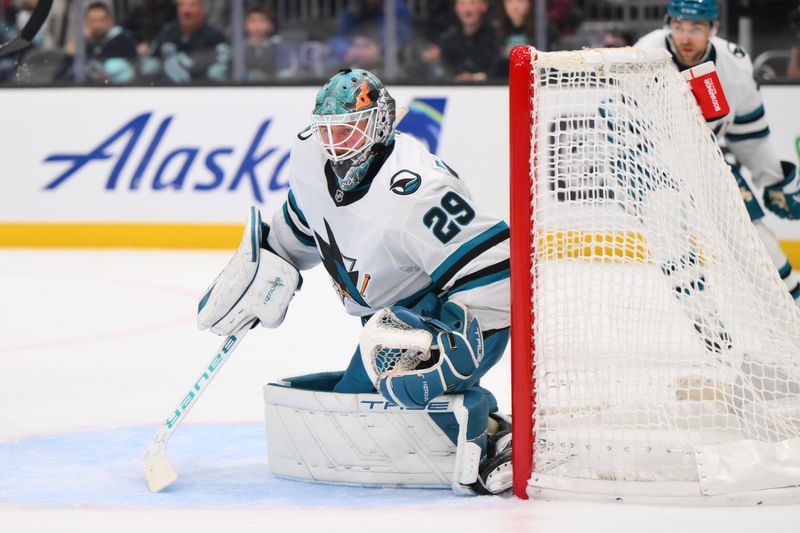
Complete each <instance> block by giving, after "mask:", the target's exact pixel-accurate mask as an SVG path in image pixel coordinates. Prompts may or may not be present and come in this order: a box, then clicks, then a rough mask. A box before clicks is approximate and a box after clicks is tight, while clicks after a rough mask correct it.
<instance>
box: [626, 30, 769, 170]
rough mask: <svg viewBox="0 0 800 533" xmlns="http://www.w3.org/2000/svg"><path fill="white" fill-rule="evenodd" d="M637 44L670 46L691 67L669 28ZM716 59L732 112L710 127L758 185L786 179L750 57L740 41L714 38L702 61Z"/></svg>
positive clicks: (638, 45)
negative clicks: (676, 46) (739, 43)
mask: <svg viewBox="0 0 800 533" xmlns="http://www.w3.org/2000/svg"><path fill="white" fill-rule="evenodd" d="M635 46H637V47H642V48H666V49H667V50H668V51H669V52H670V54H672V59H673V63H675V65H676V67H677V68H678V69H679V70H681V71H682V70H685V69H687V68H689V67H688V66H686V65H682V64H681V63H680V61H679V60H678V58H677V56H676V54H675V51H674V45H673V43H672V39H671V38H670V31H669V29H659V30H655V31H652V32H650V33H648V34H647V35H645V36H644V37H642V38H641V39H639V41H638V42H637V43H636V45H635ZM705 61H713V62H714V65H715V66H716V69H717V74H718V75H719V79H720V81H721V82H722V88H723V89H724V90H725V97H726V98H727V100H728V104H729V105H730V108H731V111H730V113H728V114H727V115H726V116H725V117H723V118H721V119H718V120H716V121H713V122H710V123H709V127H710V128H711V129H712V130H713V131H714V133H715V134H716V135H717V137H718V138H719V139H723V138H724V140H725V141H726V143H727V147H728V148H729V149H730V151H731V152H733V154H734V155H735V156H736V158H737V160H738V161H739V162H740V163H742V164H743V165H744V166H745V167H746V168H747V169H748V170H749V171H750V173H751V175H752V177H753V181H754V182H755V184H756V185H760V186H763V185H770V184H773V183H776V182H778V181H781V180H782V179H783V171H782V170H781V165H780V161H779V159H778V157H777V155H776V154H775V152H774V149H773V147H772V145H771V144H770V141H769V126H768V124H767V119H766V117H765V114H764V103H763V101H762V99H761V93H760V91H759V88H758V83H757V82H756V80H755V79H754V78H753V65H752V63H751V61H750V56H749V55H748V54H747V52H745V50H744V49H743V48H741V47H740V46H738V45H737V44H736V43H732V42H729V41H726V40H725V39H721V38H719V37H712V38H711V42H710V44H709V47H708V51H707V52H706V55H705V56H704V57H703V59H701V60H700V62H701V63H702V62H705Z"/></svg>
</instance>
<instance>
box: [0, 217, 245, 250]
mask: <svg viewBox="0 0 800 533" xmlns="http://www.w3.org/2000/svg"><path fill="white" fill-rule="evenodd" d="M243 231H244V225H242V224H164V223H152V224H149V223H140V222H138V223H129V224H128V223H94V222H87V223H83V222H75V223H73V222H69V223H62V222H53V223H40V222H35V223H0V247H20V248H171V249H223V248H224V249H231V248H236V246H238V244H239V242H240V241H241V240H242V232H243Z"/></svg>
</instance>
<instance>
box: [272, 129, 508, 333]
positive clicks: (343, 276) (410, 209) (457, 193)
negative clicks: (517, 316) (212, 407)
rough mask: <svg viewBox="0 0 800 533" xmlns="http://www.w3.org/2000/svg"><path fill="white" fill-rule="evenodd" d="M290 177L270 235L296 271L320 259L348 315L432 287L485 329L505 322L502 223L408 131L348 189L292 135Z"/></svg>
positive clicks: (410, 300)
mask: <svg viewBox="0 0 800 533" xmlns="http://www.w3.org/2000/svg"><path fill="white" fill-rule="evenodd" d="M289 185H290V191H289V196H288V198H287V200H286V202H285V203H284V206H283V209H282V210H281V211H279V212H277V213H276V214H275V216H274V217H273V220H272V225H271V229H270V232H269V236H268V238H267V240H268V243H269V245H270V246H271V247H272V249H273V250H275V251H276V252H277V253H278V254H279V255H281V256H283V257H284V258H286V259H287V260H289V261H290V262H292V263H293V264H294V265H295V266H297V267H298V268H300V269H306V268H310V267H312V266H314V265H315V264H317V263H319V262H320V261H321V262H322V263H323V264H324V266H325V268H326V270H327V271H328V273H329V275H330V276H331V279H332V281H333V283H334V287H335V289H336V291H337V292H338V294H339V296H340V298H341V299H342V303H343V304H344V306H345V308H346V310H347V312H348V313H350V314H351V315H356V316H366V315H370V314H372V313H374V312H375V311H377V310H379V309H381V308H383V307H388V306H391V305H405V306H411V305H413V304H415V303H416V302H417V301H419V300H421V299H422V298H423V297H424V296H425V295H428V294H430V293H434V294H437V295H439V296H443V297H444V298H445V299H452V300H458V301H460V302H462V303H463V304H464V305H466V306H467V308H468V309H469V310H470V311H472V312H473V313H474V314H475V316H477V317H478V319H479V320H480V322H481V327H482V329H483V330H491V329H498V328H504V327H507V326H508V325H509V312H510V285H509V241H508V238H509V229H508V225H507V224H506V223H505V222H503V221H502V220H500V219H499V218H496V217H494V216H490V215H488V214H487V213H485V212H483V211H481V210H480V209H479V208H478V207H476V206H475V205H474V204H473V203H472V200H471V198H470V194H469V192H468V191H467V188H466V187H465V185H464V183H463V182H462V181H461V180H460V179H459V178H458V176H457V175H456V173H455V172H454V171H453V170H452V169H450V167H448V165H447V164H445V163H444V162H443V161H442V160H441V159H439V158H438V157H436V156H434V155H432V154H431V153H430V152H428V150H427V149H426V148H424V147H423V145H422V144H420V143H419V142H418V141H417V140H416V139H414V138H413V137H410V136H408V135H404V134H402V133H398V134H396V136H395V142H394V146H393V149H392V150H391V151H390V153H389V154H388V155H387V156H386V158H385V161H384V162H383V164H382V165H381V166H380V168H379V170H378V171H377V173H374V172H373V173H371V174H368V175H367V177H366V178H365V179H364V180H363V182H362V183H361V184H360V185H359V186H358V187H356V188H355V189H353V190H351V191H348V192H343V191H341V190H339V189H338V187H337V184H336V180H335V177H334V175H333V171H332V170H331V168H330V165H329V164H328V163H327V160H326V159H325V156H324V154H323V152H322V149H321V148H320V146H319V144H318V143H317V141H316V140H315V139H314V138H309V139H306V140H298V141H297V142H296V143H295V145H294V147H293V148H292V154H291V159H290V177H289Z"/></svg>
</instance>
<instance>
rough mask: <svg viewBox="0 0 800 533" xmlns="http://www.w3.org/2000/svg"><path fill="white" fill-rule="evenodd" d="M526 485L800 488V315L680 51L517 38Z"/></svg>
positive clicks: (552, 491)
mask: <svg viewBox="0 0 800 533" xmlns="http://www.w3.org/2000/svg"><path fill="white" fill-rule="evenodd" d="M511 63H512V67H511V82H510V98H511V117H510V119H511V156H512V157H511V174H512V176H511V198H512V200H511V231H512V233H511V235H512V237H511V242H512V244H511V246H512V252H511V264H512V267H511V268H512V281H511V283H512V395H513V420H514V490H515V493H516V494H517V495H518V496H521V497H528V496H532V497H546V498H557V497H560V496H567V497H574V496H576V495H580V496H585V497H598V498H607V499H617V500H619V499H623V500H637V499H639V500H643V501H665V502H666V501H679V502H683V501H713V502H722V503H725V502H742V501H751V502H761V501H763V500H764V497H765V495H771V496H776V497H777V498H778V499H786V498H789V499H792V498H794V497H795V496H796V492H795V490H794V489H793V488H791V487H794V486H796V485H799V484H800V366H799V365H798V356H800V312H798V309H797V308H795V306H794V304H793V302H792V300H791V298H790V296H789V295H788V293H787V291H786V288H785V286H784V285H783V283H782V282H781V280H780V279H779V277H778V275H777V273H776V270H775V268H774V267H773V266H772V264H771V262H770V259H769V256H768V255H767V253H766V252H765V250H764V248H763V246H762V244H761V243H760V241H759V239H758V237H757V235H756V232H755V229H754V227H753V225H752V224H751V223H750V221H749V219H748V216H747V213H746V210H745V207H744V205H743V202H742V198H741V195H740V192H739V190H738V188H737V186H736V182H735V180H734V179H733V177H732V176H731V172H730V170H729V167H728V166H727V164H726V163H725V161H724V160H723V157H722V154H721V152H720V150H719V148H718V147H717V144H716V142H715V139H714V138H713V135H712V133H711V131H710V129H709V128H708V126H707V125H706V123H705V121H704V120H703V118H702V116H701V115H700V112H699V109H698V107H697V105H696V103H695V101H694V98H693V96H692V94H691V92H690V90H689V87H688V85H687V83H686V82H685V81H684V80H683V79H682V78H681V76H680V74H679V73H678V72H677V71H676V70H675V69H674V67H673V66H672V64H671V63H670V58H669V55H668V54H667V53H666V51H664V50H641V49H631V48H627V49H614V50H584V51H580V52H553V53H542V52H538V51H536V50H535V49H531V48H517V49H515V50H514V52H512V61H511Z"/></svg>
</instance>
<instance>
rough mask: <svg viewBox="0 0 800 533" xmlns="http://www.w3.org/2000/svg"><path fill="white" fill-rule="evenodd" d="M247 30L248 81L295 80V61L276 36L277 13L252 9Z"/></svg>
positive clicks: (245, 25) (264, 9)
mask: <svg viewBox="0 0 800 533" xmlns="http://www.w3.org/2000/svg"><path fill="white" fill-rule="evenodd" d="M244 29H245V34H246V37H247V43H246V44H245V51H244V66H245V80H247V81H270V80H275V79H286V78H288V77H290V76H292V74H293V73H294V70H295V69H294V65H293V63H294V61H293V60H292V55H291V52H290V51H289V50H288V49H287V48H286V47H284V46H283V44H282V42H281V37H280V35H278V34H277V32H276V21H275V13H273V11H272V10H271V9H269V8H267V7H261V6H253V7H250V8H249V9H248V10H247V13H246V14H245V19H244Z"/></svg>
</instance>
